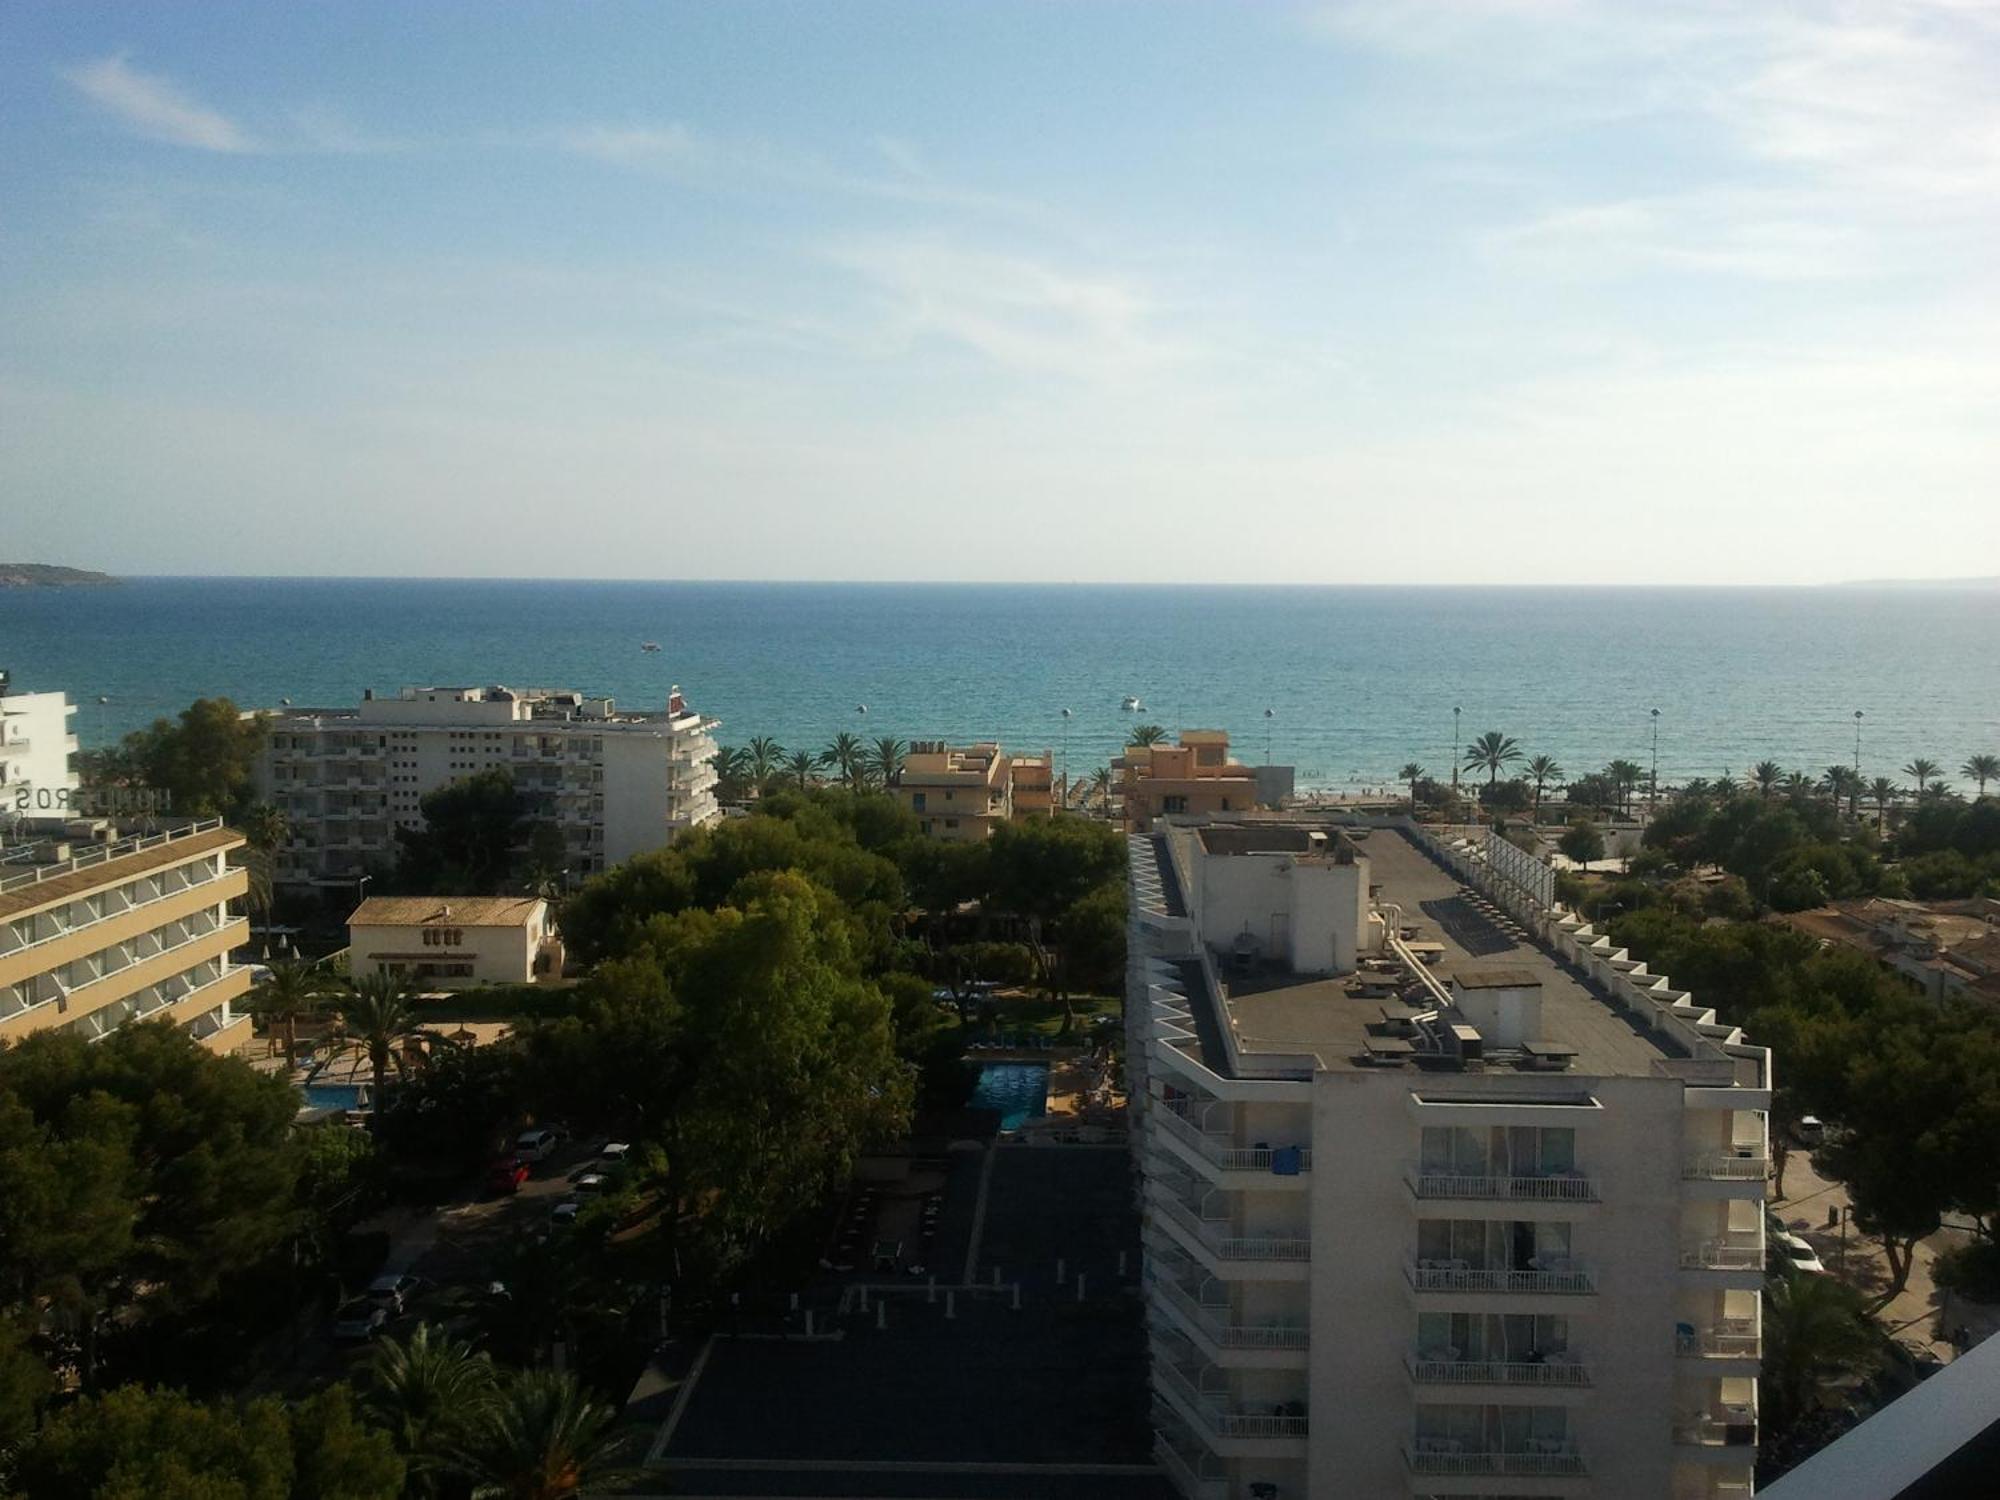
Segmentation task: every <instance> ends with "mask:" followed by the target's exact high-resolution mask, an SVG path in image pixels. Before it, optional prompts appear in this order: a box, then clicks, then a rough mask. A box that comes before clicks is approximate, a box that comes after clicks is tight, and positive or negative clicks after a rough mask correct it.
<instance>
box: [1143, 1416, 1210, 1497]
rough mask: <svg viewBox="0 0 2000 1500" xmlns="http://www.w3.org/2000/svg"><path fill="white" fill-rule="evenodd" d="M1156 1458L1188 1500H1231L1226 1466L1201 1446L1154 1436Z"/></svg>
mask: <svg viewBox="0 0 2000 1500" xmlns="http://www.w3.org/2000/svg"><path fill="white" fill-rule="evenodd" d="M1153 1457H1154V1458H1155V1459H1156V1460H1157V1461H1158V1462H1159V1465H1160V1467H1161V1468H1162V1469H1163V1470H1165V1471H1166V1475H1167V1478H1168V1479H1169V1480H1170V1481H1172V1483H1173V1486H1174V1488H1175V1489H1176V1490H1178V1491H1180V1493H1181V1494H1182V1495H1183V1496H1185V1497H1186V1500H1229V1480H1228V1477H1227V1476H1226V1475H1225V1474H1223V1473H1220V1472H1217V1471H1218V1470H1220V1469H1221V1468H1222V1465H1221V1464H1220V1463H1218V1462H1217V1461H1216V1459H1215V1458H1214V1456H1213V1455H1212V1454H1210V1453H1209V1452H1208V1451H1207V1450H1206V1449H1205V1448H1203V1447H1202V1446H1201V1445H1200V1444H1199V1443H1198V1442H1194V1441H1191V1440H1188V1439H1177V1438H1171V1437H1169V1436H1168V1435H1167V1434H1166V1433H1165V1432H1162V1431H1160V1430H1158V1429H1157V1428H1156V1429H1155V1430H1154V1432H1153Z"/></svg>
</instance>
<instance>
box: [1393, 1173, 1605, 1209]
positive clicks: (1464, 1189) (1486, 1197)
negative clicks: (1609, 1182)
mask: <svg viewBox="0 0 2000 1500" xmlns="http://www.w3.org/2000/svg"><path fill="white" fill-rule="evenodd" d="M1403 1175H1404V1179H1405V1180H1406V1181H1407V1182H1408V1183H1409V1185H1410V1191H1411V1192H1412V1193H1414V1194H1415V1195H1416V1196H1417V1197H1419V1198H1422V1199H1426V1200H1430V1201H1437V1202H1454V1201H1456V1202H1465V1203H1496V1202H1497V1203H1537V1204H1539V1203H1595V1202H1597V1201H1598V1200H1597V1183H1596V1181H1595V1179H1593V1178H1590V1177H1586V1176H1584V1175H1583V1174H1582V1173H1580V1172H1557V1173H1550V1174H1548V1175H1546V1176H1534V1177H1496V1176H1482V1175H1473V1174H1467V1173H1461V1172H1438V1171H1431V1170H1429V1169H1426V1168H1422V1167H1411V1168H1410V1169H1409V1170H1408V1171H1406V1172H1405V1173H1404V1174H1403Z"/></svg>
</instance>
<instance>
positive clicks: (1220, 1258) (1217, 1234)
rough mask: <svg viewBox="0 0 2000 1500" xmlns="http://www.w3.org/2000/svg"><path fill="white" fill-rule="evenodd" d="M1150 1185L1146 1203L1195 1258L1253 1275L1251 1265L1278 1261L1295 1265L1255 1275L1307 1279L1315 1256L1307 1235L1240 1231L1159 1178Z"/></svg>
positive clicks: (1238, 1273)
mask: <svg viewBox="0 0 2000 1500" xmlns="http://www.w3.org/2000/svg"><path fill="white" fill-rule="evenodd" d="M1147 1189H1148V1191H1147V1198H1146V1202H1147V1204H1148V1205H1149V1206H1150V1207H1151V1208H1152V1209H1154V1210H1155V1211H1156V1212H1157V1213H1158V1214H1159V1216H1160V1217H1161V1219H1162V1221H1163V1222H1164V1223H1165V1224H1166V1226H1167V1228H1168V1230H1169V1231H1170V1232H1171V1233H1172V1235H1173V1237H1174V1238H1175V1239H1176V1240H1178V1241H1180V1242H1181V1243H1183V1244H1185V1245H1187V1246H1189V1247H1190V1248H1191V1249H1192V1250H1193V1251H1194V1252H1195V1256H1196V1259H1198V1260H1202V1261H1204V1262H1209V1261H1213V1262H1228V1263H1230V1264H1231V1265H1232V1266H1233V1267H1241V1268H1242V1269H1232V1271H1231V1273H1230V1274H1231V1275H1232V1276H1234V1277H1239V1278H1243V1277H1246V1276H1253V1275H1254V1273H1250V1272H1249V1270H1248V1268H1250V1267H1253V1266H1259V1265H1274V1264H1275V1265H1281V1266H1286V1267H1289V1268H1294V1269H1288V1270H1286V1271H1281V1272H1278V1273H1277V1274H1275V1275H1270V1276H1265V1277H1259V1278H1254V1279H1264V1280H1304V1279H1305V1270H1304V1266H1305V1262H1307V1261H1309V1260H1311V1259H1312V1241H1311V1240H1310V1239H1308V1238H1306V1237H1305V1236H1303V1235H1285V1234H1238V1233H1235V1232H1233V1228H1232V1226H1231V1224H1230V1222H1229V1221H1228V1220H1226V1219H1211V1218H1207V1217H1205V1216H1204V1215H1202V1214H1201V1213H1200V1211H1198V1210H1197V1209H1195V1208H1192V1207H1190V1206H1189V1205H1188V1204H1186V1203H1184V1202H1182V1201H1181V1200H1180V1199H1178V1198H1176V1197H1174V1196H1173V1192H1172V1190H1171V1189H1170V1188H1169V1187H1167V1186H1166V1185H1165V1184H1163V1183H1161V1182H1160V1181H1159V1180H1158V1179H1154V1180H1153V1181H1151V1182H1149V1183H1148V1184H1147Z"/></svg>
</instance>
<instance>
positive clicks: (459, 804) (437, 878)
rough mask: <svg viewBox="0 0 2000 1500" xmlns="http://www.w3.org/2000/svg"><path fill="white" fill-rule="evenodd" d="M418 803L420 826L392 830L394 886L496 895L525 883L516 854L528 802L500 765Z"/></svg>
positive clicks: (524, 871) (441, 893)
mask: <svg viewBox="0 0 2000 1500" xmlns="http://www.w3.org/2000/svg"><path fill="white" fill-rule="evenodd" d="M417 805H418V807H419V808H420V809H421V810H422V812H423V815H424V822H423V826H422V827H421V828H416V829H410V828H398V829H397V830H396V840H397V843H398V845H399V847H400V853H399V854H398V856H397V860H396V877H395V879H396V884H397V885H398V886H400V887H401V888H403V889H404V890H408V891H414V892H418V893H421V894H424V895H439V896H496V895H499V894H501V893H502V892H505V891H509V890H516V889H519V888H520V887H521V886H523V885H525V884H527V883H529V872H528V870H527V867H526V863H525V862H523V861H517V858H516V853H515V851H516V849H517V848H518V847H519V846H520V845H521V844H522V843H523V841H524V837H525V828H526V824H527V819H528V807H527V802H526V799H524V798H523V797H522V796H521V794H520V793H519V792H518V791H516V790H515V788H514V777H513V774H512V773H511V772H510V771H508V770H507V769H506V768H505V767H504V766H496V767H494V768H493V769H492V770H488V771H480V772H478V773H477V774H475V775H472V776H466V777H463V778H461V779H460V780H458V781H454V782H452V783H451V784H450V785H449V786H441V787H439V788H438V789H437V790H436V791H432V792H426V793H424V795H423V798H422V799H421V800H420V801H419V802H418V804H417ZM542 862H544V863H546V856H544V857H543V861H542ZM517 865H518V866H519V867H518V868H517ZM557 868H558V869H559V868H560V866H559V865H558V867H557ZM540 873H547V874H553V873H554V871H548V872H540Z"/></svg>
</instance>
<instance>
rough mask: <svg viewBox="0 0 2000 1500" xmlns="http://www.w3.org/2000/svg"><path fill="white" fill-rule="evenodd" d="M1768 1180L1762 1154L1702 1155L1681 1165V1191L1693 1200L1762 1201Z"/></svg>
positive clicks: (1765, 1158)
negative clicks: (1693, 1198) (1756, 1199)
mask: <svg viewBox="0 0 2000 1500" xmlns="http://www.w3.org/2000/svg"><path fill="white" fill-rule="evenodd" d="M1770 1177H1771V1160H1770V1158H1769V1157H1768V1156H1766V1155H1764V1153H1763V1152H1762V1151H1747V1150H1746V1151H1704V1152H1699V1153H1696V1154H1695V1155H1692V1156H1689V1157H1688V1158H1687V1159H1686V1160H1685V1161H1683V1162H1682V1163H1681V1190H1682V1191H1683V1192H1684V1193H1685V1194H1687V1195H1688V1196H1689V1197H1695V1198H1762V1197H1763V1196H1764V1192H1765V1185H1766V1184H1767V1183H1768V1182H1769V1181H1770Z"/></svg>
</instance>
